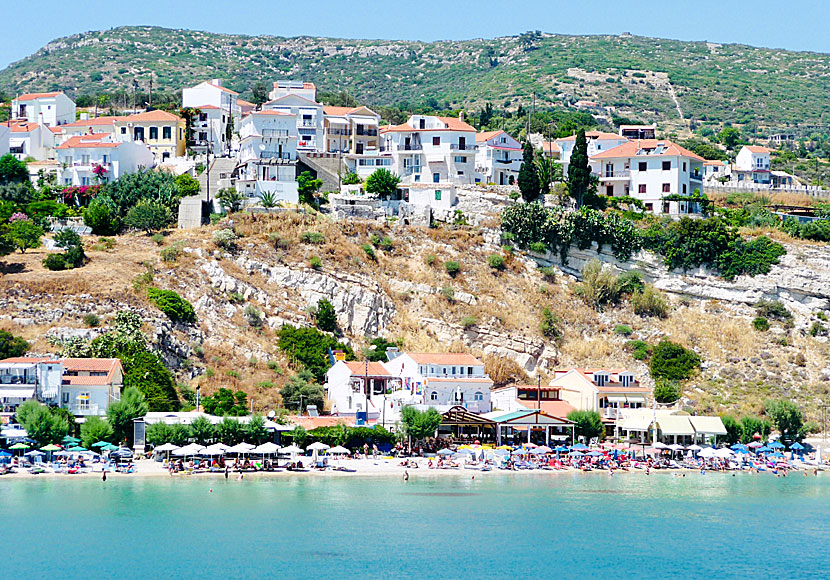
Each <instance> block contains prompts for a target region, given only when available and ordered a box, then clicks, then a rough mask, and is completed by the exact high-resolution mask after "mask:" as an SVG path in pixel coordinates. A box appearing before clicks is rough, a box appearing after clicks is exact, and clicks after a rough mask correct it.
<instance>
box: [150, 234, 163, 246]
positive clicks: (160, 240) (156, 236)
mask: <svg viewBox="0 0 830 580" xmlns="http://www.w3.org/2000/svg"><path fill="white" fill-rule="evenodd" d="M150 239H151V240H153V241H154V242H155V243H156V245H158V246H160V245H162V244H163V243H164V234H153V235H152V236H151V237H150Z"/></svg>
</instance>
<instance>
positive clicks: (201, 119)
mask: <svg viewBox="0 0 830 580" xmlns="http://www.w3.org/2000/svg"><path fill="white" fill-rule="evenodd" d="M182 106H183V107H189V108H193V109H199V111H200V114H199V115H198V117H197V118H196V119H194V120H193V124H192V126H191V130H192V131H193V139H194V141H196V142H197V143H198V144H200V145H204V144H208V143H209V144H210V145H211V147H212V153H213V154H214V155H218V156H223V155H228V152H229V150H230V147H232V141H233V136H231V143H229V142H228V140H227V133H228V124H229V123H230V124H231V132H233V131H234V130H236V129H238V128H239V122H240V121H241V119H242V108H241V106H240V104H239V93H237V92H234V91H232V90H230V89H229V88H227V87H224V86H222V81H221V80H219V79H214V80H212V81H205V82H203V83H199V84H198V85H196V86H195V87H190V88H186V89H183V90H182Z"/></svg>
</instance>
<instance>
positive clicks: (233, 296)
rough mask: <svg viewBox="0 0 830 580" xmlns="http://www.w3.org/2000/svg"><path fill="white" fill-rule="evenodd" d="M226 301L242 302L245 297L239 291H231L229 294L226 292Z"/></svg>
mask: <svg viewBox="0 0 830 580" xmlns="http://www.w3.org/2000/svg"><path fill="white" fill-rule="evenodd" d="M228 302H233V303H234V304H242V303H243V302H245V297H244V296H243V295H242V294H240V293H239V292H231V293H230V294H228Z"/></svg>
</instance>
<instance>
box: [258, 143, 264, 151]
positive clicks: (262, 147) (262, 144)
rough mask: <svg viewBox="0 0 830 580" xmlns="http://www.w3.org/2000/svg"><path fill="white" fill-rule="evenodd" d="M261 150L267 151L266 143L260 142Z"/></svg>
mask: <svg viewBox="0 0 830 580" xmlns="http://www.w3.org/2000/svg"><path fill="white" fill-rule="evenodd" d="M259 150H260V151H265V143H260V144H259Z"/></svg>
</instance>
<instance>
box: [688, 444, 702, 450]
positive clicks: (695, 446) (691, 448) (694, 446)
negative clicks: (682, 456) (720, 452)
mask: <svg viewBox="0 0 830 580" xmlns="http://www.w3.org/2000/svg"><path fill="white" fill-rule="evenodd" d="M686 449H687V450H688V451H700V450H701V449H703V447H701V446H700V445H696V444H695V445H689V446H688V447H687V448H686Z"/></svg>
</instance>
